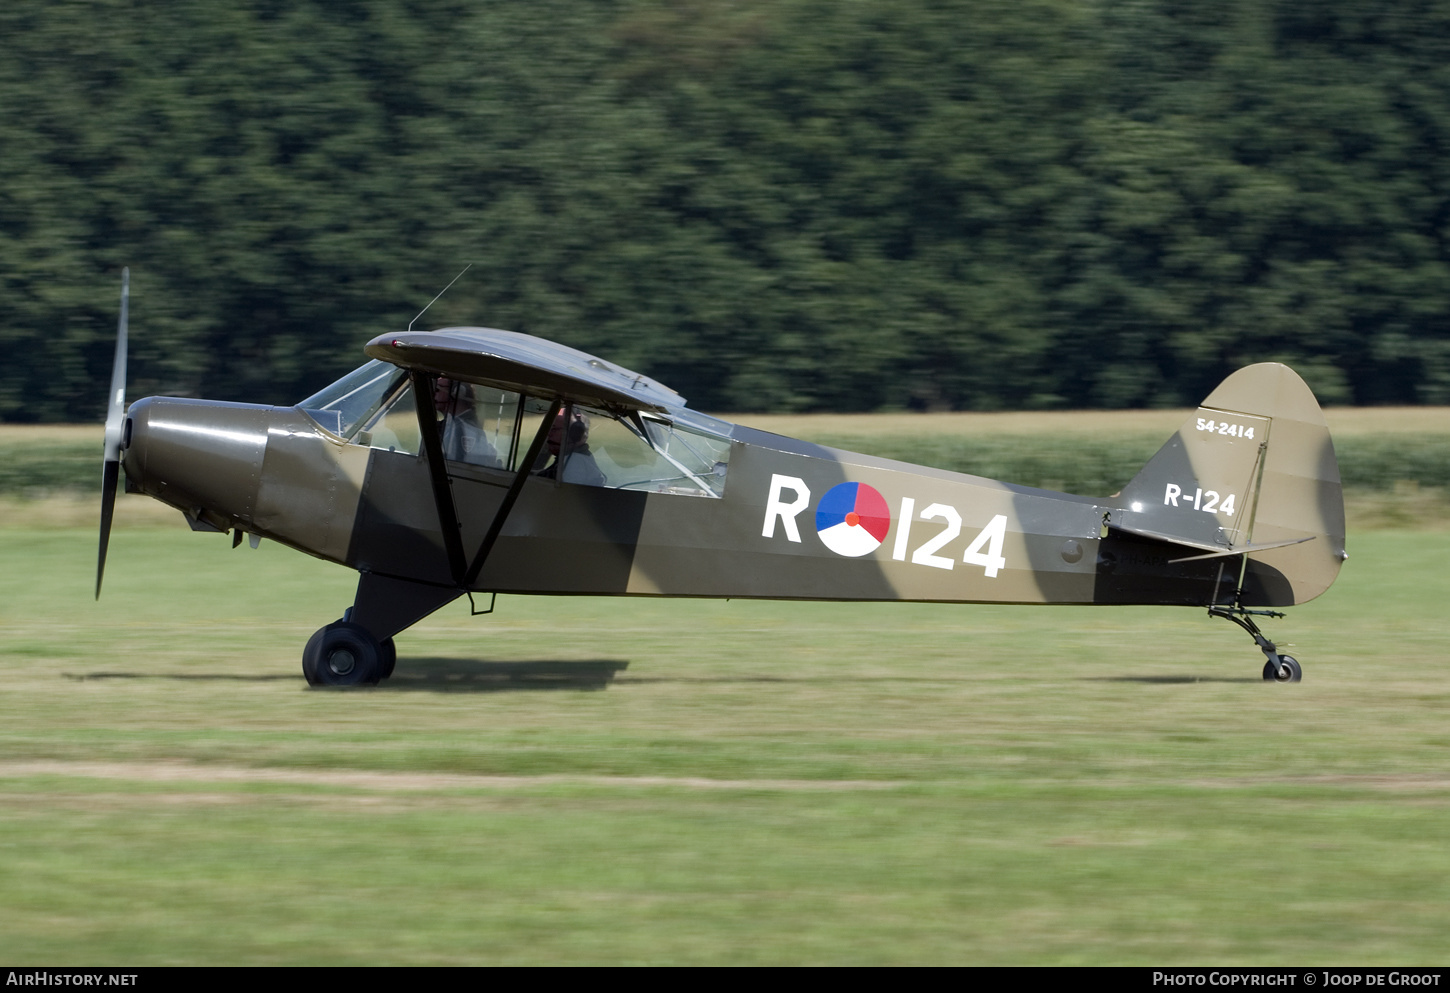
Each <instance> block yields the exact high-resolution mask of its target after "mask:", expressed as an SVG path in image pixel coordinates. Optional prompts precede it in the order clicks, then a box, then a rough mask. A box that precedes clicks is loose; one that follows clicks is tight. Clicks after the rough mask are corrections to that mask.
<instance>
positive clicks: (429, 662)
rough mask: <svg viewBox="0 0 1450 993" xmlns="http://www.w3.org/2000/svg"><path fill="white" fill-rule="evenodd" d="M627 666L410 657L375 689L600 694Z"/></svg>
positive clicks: (251, 678)
mask: <svg viewBox="0 0 1450 993" xmlns="http://www.w3.org/2000/svg"><path fill="white" fill-rule="evenodd" d="M628 667H629V663H628V662H625V661H622V660H618V659H588V660H584V661H563V660H556V659H529V660H517V661H485V660H482V659H445V658H421V659H420V658H410V659H408V660H407V661H406V663H405V665H404V666H402V667H400V668H399V669H398V671H397V672H396V673H395V674H394V675H393V676H392V678H390V679H388V680H387V681H386V682H384V683H382V684H381V685H380V686H379V687H378V688H379V690H382V691H384V692H386V691H388V690H395V691H396V690H402V691H412V690H422V691H431V692H434V693H494V692H500V691H504V690H602V689H604V688H605V687H607V686H608V685H609V684H610V683H612V682H613V681H614V676H615V674H616V673H618V672H621V671H622V670H624V669H626V668H628ZM65 676H66V678H67V679H73V680H76V681H77V682H85V681H88V680H100V679H164V680H178V681H183V682H192V681H213V680H228V681H240V682H247V683H266V682H276V681H289V680H291V679H292V678H293V677H291V676H284V675H280V674H273V673H268V674H265V675H262V674H253V675H243V674H236V673H231V674H222V673H190V672H165V673H162V672H86V673H70V672H68V673H66V674H65Z"/></svg>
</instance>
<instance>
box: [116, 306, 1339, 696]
mask: <svg viewBox="0 0 1450 993" xmlns="http://www.w3.org/2000/svg"><path fill="white" fill-rule="evenodd" d="M118 339H119V340H118V343H117V353H116V365H115V370H114V372H113V379H112V387H111V407H110V411H109V414H108V417H107V421H106V453H105V470H104V484H105V485H104V490H103V495H102V513H101V537H100V558H99V562H98V563H97V570H96V595H97V596H99V595H100V586H101V577H102V574H103V572H104V569H105V559H106V545H107V541H108V538H109V533H110V526H111V515H112V511H113V506H114V502H115V493H116V486H117V481H118V477H119V472H120V470H121V469H122V468H124V470H125V475H126V491H127V492H128V493H145V494H147V495H149V496H152V497H155V498H156V499H157V500H160V501H162V502H163V503H166V504H169V505H171V506H173V507H175V508H177V509H178V510H180V511H181V512H182V514H184V515H185V517H186V520H187V521H188V522H189V523H190V525H191V527H192V528H193V529H194V530H197V531H215V532H227V531H230V532H232V534H233V536H234V537H233V545H234V546H235V545H236V544H239V543H240V542H241V540H242V537H243V536H244V535H250V536H252V542H253V544H255V543H256V541H257V540H258V539H259V538H270V539H272V540H274V541H279V542H281V543H283V544H286V545H290V546H291V547H293V548H296V549H298V550H299V551H303V552H306V553H308V554H310V555H315V556H317V557H318V558H322V559H326V560H328V561H330V562H336V563H338V564H339V565H345V566H347V567H349V568H352V569H356V570H357V571H358V573H359V574H360V578H359V581H358V587H357V595H356V598H355V599H354V601H353V604H352V606H351V607H350V608H349V609H348V610H347V611H346V612H345V613H344V614H343V617H342V619H341V620H338V621H336V622H334V623H332V624H328V625H326V626H325V627H323V628H321V629H320V630H319V631H318V632H317V633H316V634H314V635H313V636H312V638H311V640H310V641H308V643H307V646H306V648H305V650H304V651H303V655H302V671H303V673H304V675H305V676H306V677H307V681H308V682H309V683H311V684H313V685H358V684H373V683H376V682H378V680H380V679H385V678H387V677H388V676H389V675H390V674H391V673H392V671H393V666H394V663H395V661H396V651H395V648H394V645H393V636H394V635H396V634H398V633H399V632H400V631H403V630H404V629H406V628H407V627H409V626H410V625H412V624H414V623H416V622H417V621H418V620H420V619H422V618H423V617H425V616H427V615H428V614H430V613H432V612H433V611H435V610H437V609H438V608H439V607H441V606H443V605H444V604H447V603H449V602H450V601H452V600H454V599H455V598H457V597H459V596H462V595H464V594H468V595H469V596H470V597H471V596H472V594H474V593H533V594H590V595H601V594H603V595H609V594H613V595H630V596H690V597H757V598H770V599H776V598H778V599H795V600H915V601H937V602H952V603H1021V604H1029V603H1040V604H1045V603H1064V604H1163V605H1173V606H1188V607H1200V608H1206V609H1207V610H1208V613H1209V614H1210V615H1211V616H1214V617H1222V618H1224V619H1226V620H1229V621H1232V622H1233V623H1235V624H1238V625H1239V626H1241V627H1242V628H1243V629H1244V630H1245V631H1247V632H1248V633H1249V634H1250V635H1252V637H1253V638H1254V641H1255V642H1256V643H1257V644H1258V646H1259V648H1260V649H1261V650H1262V651H1263V653H1264V655H1265V657H1266V659H1267V661H1266V662H1265V664H1264V670H1263V674H1264V679H1266V680H1273V681H1278V682H1295V681H1298V680H1299V679H1300V676H1301V671H1300V666H1299V664H1298V662H1296V661H1295V660H1294V659H1293V658H1291V657H1290V656H1288V655H1283V654H1280V653H1279V651H1278V649H1277V648H1276V647H1275V645H1274V644H1273V643H1272V642H1271V641H1269V640H1268V639H1267V638H1265V637H1264V635H1263V634H1262V633H1261V632H1260V630H1259V628H1258V626H1257V624H1256V623H1255V620H1254V618H1255V617H1256V616H1264V615H1268V616H1274V617H1281V616H1283V615H1282V614H1281V613H1278V612H1276V611H1274V610H1272V609H1270V608H1273V607H1283V606H1289V605H1292V604H1297V603H1303V602H1305V601H1307V600H1311V599H1313V598H1314V597H1316V596H1318V595H1319V594H1321V593H1323V592H1324V591H1325V590H1326V589H1328V588H1329V585H1330V584H1331V583H1332V582H1333V581H1334V579H1335V577H1336V575H1337V574H1338V572H1339V568H1340V565H1341V563H1342V562H1343V561H1344V560H1345V559H1346V558H1347V557H1348V556H1347V554H1346V552H1345V550H1344V504H1343V498H1342V495H1341V491H1340V480H1339V468H1338V463H1337V462H1336V461H1335V456H1334V447H1333V444H1332V443H1331V441H1330V437H1329V431H1328V428H1327V426H1326V424H1325V421H1324V415H1323V413H1322V412H1321V411H1320V409H1319V405H1318V404H1317V403H1316V402H1315V399H1314V396H1313V394H1312V393H1311V392H1310V390H1309V388H1308V387H1307V386H1306V385H1305V384H1304V382H1303V380H1301V379H1300V378H1299V377H1298V376H1297V375H1296V374H1295V373H1294V372H1293V371H1292V370H1290V369H1289V368H1288V367H1286V366H1283V365H1279V364H1275V363H1265V364H1261V365H1252V366H1249V367H1247V368H1244V369H1241V370H1239V371H1238V372H1236V373H1234V374H1233V375H1231V376H1229V377H1228V379H1226V380H1224V382H1223V383H1222V384H1221V385H1220V386H1219V387H1218V388H1217V389H1216V390H1214V391H1213V393H1212V394H1211V395H1210V396H1209V397H1208V399H1207V400H1205V401H1204V402H1203V406H1202V407H1200V408H1199V409H1198V410H1196V411H1194V412H1193V414H1192V415H1190V416H1189V418H1188V419H1187V421H1186V422H1185V423H1184V425H1183V427H1182V428H1180V429H1179V431H1178V433H1176V434H1175V435H1173V437H1172V438H1170V439H1169V440H1168V442H1167V444H1165V445H1164V446H1163V448H1162V449H1161V450H1160V451H1159V452H1158V454H1157V455H1155V456H1154V457H1153V458H1152V459H1151V460H1150V461H1149V462H1148V464H1147V465H1146V466H1144V468H1143V469H1142V471H1141V472H1139V473H1138V475H1137V476H1136V477H1134V479H1133V480H1132V481H1131V482H1130V483H1128V485H1127V486H1125V487H1124V488H1123V490H1122V492H1121V493H1119V494H1115V495H1114V496H1111V497H1102V498H1098V497H1085V496H1070V495H1067V494H1063V493H1054V492H1051V491H1047V490H1039V489H1033V488H1030V487H1026V486H1015V485H1012V484H1010V483H1002V482H997V481H995V480H991V479H985V478H982V477H979V476H970V475H965V474H962V473H957V472H947V471H944V470H940V469H931V468H925V467H922V466H916V465H909V464H906V463H902V462H893V461H891V460H889V459H882V458H874V457H872V456H869V455H857V454H853V453H851V452H844V451H839V450H836V449H832V448H824V447H821V446H819V445H813V444H809V443H807V442H804V441H797V440H794V439H791V438H785V437H781V436H779V435H774V434H769V433H767V432H764V431H757V430H754V429H752V428H748V427H744V426H742V425H738V424H731V423H728V422H726V421H722V420H719V419H717V418H714V417H708V416H706V415H704V414H699V413H695V412H694V411H692V410H690V409H689V408H688V407H687V406H686V401H685V399H684V398H683V397H681V396H680V395H679V394H677V393H675V392H673V391H672V390H670V389H668V388H666V387H665V386H663V385H661V384H660V383H657V382H655V381H654V380H653V379H650V378H649V377H648V376H643V375H639V374H637V373H634V372H631V371H629V370H628V369H623V368H620V367H619V366H616V365H613V364H611V363H609V362H606V361H604V360H602V359H598V358H595V357H593V356H591V355H586V354H585V353H583V352H580V351H577V350H575V349H573V348H569V347H566V346H564V345H560V344H556V343H554V342H550V341H545V340H542V339H539V338H534V337H530V336H528V335H524V334H516V333H513V332H509V331H498V330H494V329H492V328H477V327H450V328H443V329H440V330H436V331H429V332H414V331H411V330H409V331H405V332H402V333H396V334H385V335H382V336H380V337H377V338H374V339H373V340H372V341H370V342H368V344H367V346H366V348H365V349H364V351H365V352H366V354H367V355H368V356H370V357H371V361H369V362H367V364H365V365H363V366H360V367H359V368H358V369H356V370H355V371H353V372H351V373H349V374H348V375H346V376H344V377H343V378H342V379H340V380H338V381H337V382H336V383H333V384H332V385H331V386H329V387H327V388H326V389H324V390H322V391H321V392H320V393H317V394H316V395H314V396H311V397H308V398H307V399H305V400H303V401H302V402H301V403H298V404H296V405H295V406H292V407H266V406H259V405H254V404H244V403H221V402H217V401H212V400H192V399H182V398H176V397H151V398H148V399H144V400H138V401H136V402H135V403H133V404H132V405H131V406H130V408H129V410H127V409H125V407H124V400H123V395H124V389H125V382H124V379H125V361H126V340H125V339H126V290H125V289H124V288H123V290H122V308H121V325H120V333H119V335H118Z"/></svg>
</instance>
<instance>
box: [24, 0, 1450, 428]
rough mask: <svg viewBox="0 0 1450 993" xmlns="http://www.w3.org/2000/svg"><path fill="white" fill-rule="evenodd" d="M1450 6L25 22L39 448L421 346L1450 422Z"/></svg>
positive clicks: (834, 403) (756, 394) (824, 383)
mask: <svg viewBox="0 0 1450 993" xmlns="http://www.w3.org/2000/svg"><path fill="white" fill-rule="evenodd" d="M1447 152H1450V0H1438V2H1437V0H1406V2H1403V3H1399V4H1393V5H1387V4H1380V3H1370V2H1367V0H1318V2H1309V0H1298V2H1290V0H1217V2H1208V3H1205V2H1202V0H1197V2H1189V0H1111V2H1110V0H1012V2H1006V0H972V2H967V0H956V2H953V0H872V2H870V3H842V2H840V0H733V2H731V0H675V2H665V0H595V2H581V0H529V2H495V3H487V4H480V3H471V2H463V0H457V2H455V0H326V2H304V0H293V2H285V0H239V2H238V3H235V4H231V5H217V4H213V3H202V2H198V0H173V2H170V3H167V4H144V3H140V2H137V0H8V2H7V3H6V4H4V5H3V6H0V345H3V346H4V347H5V353H6V355H7V357H8V359H9V360H8V361H7V362H5V363H4V365H3V366H0V417H4V418H5V419H9V420H36V419H40V420H78V419H89V418H93V417H97V416H99V412H100V410H101V406H102V403H103V399H104V398H103V396H102V394H103V393H104V381H105V378H106V376H107V375H108V370H109V364H110V347H111V341H112V337H113V335H114V327H115V313H116V304H117V292H118V286H119V273H120V269H121V267H122V266H123V265H129V266H130V267H131V269H132V280H133V303H132V315H133V322H132V327H133V343H132V356H133V360H132V384H133V386H132V395H141V394H142V393H145V392H167V393H176V394H189V395H203V396H213V397H218V398H228V399H251V400H258V401H264V402H293V401H295V400H297V399H298V398H300V397H302V396H304V395H306V394H307V393H310V392H311V391H312V390H314V389H315V388H317V387H318V386H320V385H322V384H323V383H325V382H326V381H328V380H329V379H331V378H332V377H334V376H335V375H337V374H338V373H340V372H341V371H343V370H345V369H347V368H349V367H350V366H352V365H354V364H356V363H357V362H358V361H360V346H361V344H362V343H363V342H364V341H365V340H366V339H367V338H369V337H371V336H373V335H376V334H380V333H383V332H385V331H387V330H390V329H395V328H400V327H402V326H404V325H406V324H407V323H408V321H409V320H410V319H411V318H412V316H413V315H414V313H416V311H417V310H418V309H419V308H420V307H421V306H422V305H423V304H424V303H425V302H427V300H428V299H429V298H430V297H432V296H433V294H434V293H435V292H436V291H437V290H438V289H439V288H441V287H442V286H443V285H444V284H445V283H446V282H447V281H448V280H449V279H451V278H452V276H453V275H454V274H455V273H456V272H457V271H458V269H460V268H462V266H463V264H464V263H465V262H470V261H471V262H473V263H474V266H475V267H474V269H473V270H472V271H471V272H470V273H469V275H468V276H466V277H465V278H464V279H463V280H462V281H460V283H459V284H458V285H457V286H455V287H454V288H453V290H451V291H450V292H449V294H448V295H447V296H445V297H444V299H443V300H442V301H440V302H439V304H438V305H436V306H435V307H434V309H433V310H432V311H431V312H430V313H429V314H428V315H427V316H426V317H425V318H424V319H423V323H424V324H427V325H438V324H444V323H469V324H487V325H492V326H496V327H506V328H512V329H515V330H520V331H527V332H531V333H534V334H541V335H545V336H547V337H550V338H554V339H557V340H560V341H564V342H567V343H569V344H573V345H576V346H578V347H581V348H584V349H587V350H591V351H596V352H599V353H601V354H602V355H605V356H607V357H610V358H612V359H614V360H616V361H619V362H621V363H624V364H626V365H630V366H633V367H635V368H637V369H639V370H641V371H644V372H648V373H650V374H651V375H654V376H656V377H657V378H659V379H661V380H663V381H665V382H666V383H669V384H670V385H672V386H674V387H675V388H677V389H679V390H680V391H681V392H682V393H684V394H685V395H686V396H688V397H690V398H691V401H692V403H693V405H694V406H696V407H699V408H702V409H714V410H744V409H751V410H767V409H778V410H790V409H802V410H809V409H838V410H869V409H875V408H879V407H916V408H959V409H971V408H999V407H1086V406H1103V407H1122V406H1138V405H1177V404H1191V403H1194V402H1196V401H1197V400H1198V399H1199V398H1201V396H1202V395H1203V394H1204V393H1205V392H1206V391H1207V390H1208V389H1210V388H1211V387H1212V386H1213V385H1214V383H1215V382H1216V381H1217V380H1218V379H1219V378H1221V377H1222V376H1223V375H1225V374H1226V373H1227V372H1229V371H1231V370H1232V369H1234V368H1236V367H1238V366H1240V365H1242V364H1245V363H1247V362H1251V361H1255V360H1261V359H1280V360H1284V361H1288V362H1290V363H1292V364H1293V365H1295V366H1296V367H1297V368H1299V369H1300V370H1301V372H1303V373H1304V374H1305V375H1306V378H1308V379H1309V380H1310V382H1311V384H1312V385H1313V386H1314V387H1315V388H1316V389H1317V390H1318V391H1319V393H1320V395H1321V397H1322V398H1323V399H1325V400H1327V401H1335V402H1354V403H1370V404H1376V403H1446V402H1450V278H1447V277H1450V267H1447V261H1450V255H1447V244H1446V238H1447V234H1450V228H1447V223H1450V155H1447Z"/></svg>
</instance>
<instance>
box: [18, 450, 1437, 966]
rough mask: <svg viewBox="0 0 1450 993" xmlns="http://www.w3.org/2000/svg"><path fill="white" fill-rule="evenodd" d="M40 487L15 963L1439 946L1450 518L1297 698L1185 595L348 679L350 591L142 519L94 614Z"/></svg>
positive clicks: (30, 548) (1385, 550)
mask: <svg viewBox="0 0 1450 993" xmlns="http://www.w3.org/2000/svg"><path fill="white" fill-rule="evenodd" d="M797 433H802V434H804V433H806V432H797ZM1402 495H1403V494H1402ZM10 506H12V507H15V508H21V509H18V510H16V513H17V514H20V513H22V512H23V513H30V514H31V515H32V517H30V518H22V517H16V516H13V515H7V516H6V517H5V518H4V519H5V520H6V521H8V522H9V526H6V527H0V562H3V564H4V569H3V570H0V632H3V636H0V638H3V640H0V666H3V673H4V677H5V678H4V680H3V682H0V853H3V855H0V907H3V908H4V913H3V915H0V962H4V963H12V964H14V963H36V962H46V963H67V964H79V963H88V964H102V963H104V964H112V963H115V964H123V963H124V964H161V963H256V964H292V963H318V964H360V963H398V964H406V963H440V964H442V963H464V964H469V963H490V964H492V963H499V964H502V963H548V964H565V963H700V964H714V963H883V964H893V963H895V964H907V963H912V964H915V963H921V964H928V963H977V964H995V963H1050V964H1076V963H1113V964H1144V965H1170V964H1217V963H1264V964H1308V963H1313V964H1383V965H1399V966H1408V965H1415V964H1421V965H1432V964H1440V963H1443V962H1444V960H1445V958H1446V955H1447V951H1450V941H1447V939H1446V937H1445V935H1446V934H1447V933H1450V846H1447V845H1446V844H1445V839H1446V837H1447V836H1450V727H1447V724H1446V714H1447V705H1450V673H1447V672H1446V669H1445V666H1444V661H1443V660H1444V657H1445V634H1444V631H1445V627H1444V623H1443V621H1441V620H1440V616H1441V615H1439V613H1438V612H1439V610H1440V609H1442V604H1443V603H1444V602H1445V601H1446V600H1447V598H1450V578H1447V570H1446V569H1445V568H1444V565H1443V562H1444V560H1445V558H1446V555H1447V554H1450V534H1446V533H1443V532H1441V531H1434V530H1426V529H1424V528H1420V527H1417V526H1413V525H1415V524H1416V522H1415V521H1414V520H1413V519H1409V520H1407V521H1401V522H1400V525H1401V527H1402V529H1401V530H1361V531H1352V533H1351V537H1350V541H1349V547H1350V551H1351V555H1352V558H1351V559H1350V561H1349V562H1348V564H1347V565H1346V567H1345V570H1344V572H1343V574H1342V576H1341V579H1340V581H1339V582H1338V583H1337V584H1336V585H1335V587H1334V588H1333V589H1332V590H1330V592H1329V593H1328V594H1326V595H1325V596H1324V597H1323V598H1321V599H1320V600H1318V601H1315V602H1314V603H1311V604H1308V605H1306V606H1304V607H1301V608H1296V609H1295V610H1293V611H1291V612H1290V615H1289V617H1288V618H1287V619H1285V620H1282V621H1272V622H1270V627H1269V633H1270V636H1271V637H1275V638H1278V639H1280V641H1281V643H1284V642H1287V643H1292V645H1293V646H1294V647H1293V648H1292V649H1290V650H1291V651H1292V652H1293V653H1294V654H1295V655H1296V656H1297V657H1298V658H1299V659H1300V660H1301V661H1302V662H1303V663H1304V666H1305V672H1306V675H1305V681H1304V682H1303V683H1302V684H1298V685H1290V686H1278V685H1265V684H1264V683H1262V682H1261V680H1260V678H1259V669H1260V666H1261V665H1262V656H1260V655H1259V653H1258V652H1257V651H1256V650H1255V649H1254V648H1253V646H1252V645H1251V644H1250V642H1249V639H1248V638H1247V637H1245V636H1244V635H1243V634H1242V633H1241V632H1239V631H1238V630H1237V629H1236V628H1232V627H1231V626H1230V625H1228V624H1224V623H1223V622H1220V621H1213V620H1210V619H1208V618H1206V617H1205V616H1203V614H1202V613H1201V612H1198V611H1183V610H1171V609H1148V608H1143V609H1140V608H1028V607H982V606H965V607H963V606H955V607H954V606H933V605H917V604H878V605H866V606H859V605H857V606H853V605H836V604H791V603H752V602H739V601H737V602H728V603H726V602H705V601H702V602H694V601H668V600H666V601H651V600H605V599H590V598H583V599H574V598H571V599H549V598H524V597H504V598H500V600H499V604H498V611H497V613H495V614H494V615H491V616H489V617H482V618H470V617H469V616H468V612H467V608H466V604H464V605H458V604H455V605H453V606H451V607H449V608H447V609H445V610H444V611H442V612H440V613H439V614H438V615H436V616H434V617H433V618H430V619H428V620H426V621H425V622H423V623H422V624H420V625H418V626H417V627H415V628H414V629H412V630H410V631H409V632H407V633H405V634H404V635H402V636H401V637H400V638H399V653H400V657H401V658H400V661H399V669H398V673H397V675H396V676H395V677H394V678H393V680H391V681H390V682H389V683H387V684H384V685H383V686H381V687H379V688H377V689H373V690H366V691H360V692H358V691H354V692H319V691H310V690H308V689H307V688H306V686H305V684H304V683H303V681H302V678H301V674H300V665H299V657H300V651H301V646H302V643H303V642H304V641H305V639H306V637H307V636H308V635H309V634H310V633H311V632H312V630H313V629H315V628H316V627H317V626H318V625H320V624H322V623H324V622H325V621H328V620H331V619H333V618H335V617H336V616H337V615H338V614H339V613H340V611H341V608H342V607H343V606H344V605H346V604H347V603H348V602H350V600H351V594H352V585H353V577H352V575H351V574H350V573H348V572H346V571H345V570H342V569H340V568H337V567H333V566H329V565H326V564H324V563H320V562H317V561H315V560H312V559H309V558H307V557H305V556H302V555H298V554H296V553H293V552H290V551H288V550H286V549H283V548H280V547H278V546H276V545H274V544H272V543H269V542H264V543H263V544H262V547H261V548H260V549H259V550H256V551H253V550H251V549H249V548H247V547H245V546H243V547H242V548H239V549H235V550H233V549H231V548H230V542H229V541H228V540H227V539H226V538H225V537H222V536H219V535H203V534H192V533H190V532H188V531H186V530H185V529H184V526H183V525H182V524H181V522H180V521H179V520H177V521H176V522H175V523H174V524H171V525H163V524H162V523H160V521H162V520H165V519H166V518H156V517H153V516H149V512H147V511H145V510H143V507H144V506H145V505H144V504H142V505H138V504H136V503H134V502H132V501H123V507H122V510H121V514H122V515H123V517H124V518H125V523H126V525H127V526H125V527H123V528H120V529H119V530H118V531H117V532H116V534H115V536H114V538H113V541H112V551H111V559H110V565H109V566H108V575H107V590H106V593H105V595H104V597H103V599H102V600H101V602H100V603H99V604H95V603H92V602H91V598H90V588H91V583H92V581H93V579H92V577H93V570H94V556H95V546H94V534H93V525H92V524H91V523H90V522H89V521H88V520H87V521H84V522H83V521H81V520H80V519H79V515H80V510H81V505H80V504H79V503H77V504H76V505H75V507H74V512H75V514H76V515H78V516H77V520H76V521H75V522H74V523H75V524H76V526H42V525H55V524H57V523H60V524H68V519H66V518H65V514H66V513H71V511H57V510H54V509H52V510H51V511H43V510H41V509H40V507H42V506H45V505H39V504H30V505H29V507H30V509H29V510H23V506H24V505H22V504H21V503H13V504H11V505H10ZM47 515H49V516H47Z"/></svg>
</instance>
